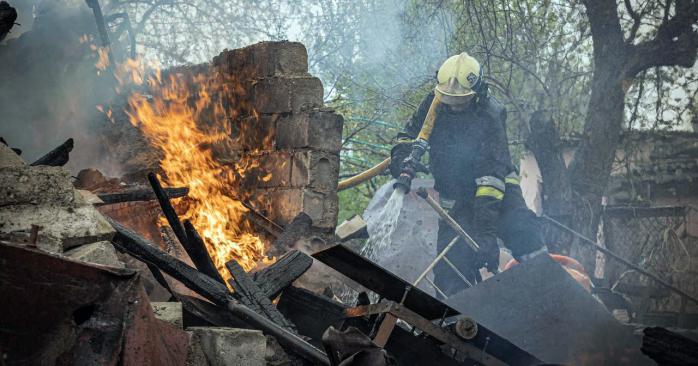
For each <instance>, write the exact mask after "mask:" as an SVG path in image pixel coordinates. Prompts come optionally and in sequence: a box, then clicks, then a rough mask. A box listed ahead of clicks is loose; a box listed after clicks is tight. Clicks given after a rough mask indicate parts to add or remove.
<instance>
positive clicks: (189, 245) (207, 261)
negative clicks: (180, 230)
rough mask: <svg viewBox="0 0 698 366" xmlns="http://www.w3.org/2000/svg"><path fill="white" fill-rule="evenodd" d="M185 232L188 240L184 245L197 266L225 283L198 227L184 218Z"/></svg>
mask: <svg viewBox="0 0 698 366" xmlns="http://www.w3.org/2000/svg"><path fill="white" fill-rule="evenodd" d="M184 232H185V233H186V236H187V242H186V243H182V245H183V246H184V250H186V251H187V254H188V255H189V258H191V261H192V262H193V263H194V265H195V266H196V268H197V269H198V270H199V271H201V273H203V274H205V275H207V276H209V277H211V278H213V279H214V280H216V281H218V282H220V283H222V284H224V285H225V282H224V281H223V277H221V274H220V273H218V269H216V265H215V264H213V260H212V259H211V256H210V255H209V254H208V250H206V244H205V243H204V240H203V239H202V238H201V236H200V235H199V233H198V232H197V231H196V228H194V225H192V223H191V221H189V220H184Z"/></svg>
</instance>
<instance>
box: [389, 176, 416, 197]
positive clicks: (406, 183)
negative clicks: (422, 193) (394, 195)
mask: <svg viewBox="0 0 698 366" xmlns="http://www.w3.org/2000/svg"><path fill="white" fill-rule="evenodd" d="M411 186H412V176H410V175H409V174H408V173H404V172H403V173H402V174H400V176H399V177H397V180H395V183H393V189H399V190H401V191H402V192H404V193H405V194H408V193H410V187H411Z"/></svg>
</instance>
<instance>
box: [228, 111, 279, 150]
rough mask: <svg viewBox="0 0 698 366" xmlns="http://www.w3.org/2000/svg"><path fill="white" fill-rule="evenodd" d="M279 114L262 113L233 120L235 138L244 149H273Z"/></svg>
mask: <svg viewBox="0 0 698 366" xmlns="http://www.w3.org/2000/svg"><path fill="white" fill-rule="evenodd" d="M278 119H279V115H278V114H262V115H259V116H258V117H247V118H244V119H241V120H239V121H236V122H233V131H232V134H233V139H234V140H235V141H236V143H237V144H238V145H239V147H240V148H241V149H243V150H253V151H255V150H272V149H274V141H275V137H276V123H277V120H278Z"/></svg>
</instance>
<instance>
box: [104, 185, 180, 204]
mask: <svg viewBox="0 0 698 366" xmlns="http://www.w3.org/2000/svg"><path fill="white" fill-rule="evenodd" d="M163 190H164V191H165V195H167V197H168V198H179V197H185V196H186V195H187V194H189V188H187V187H181V188H163ZM97 197H99V199H101V200H102V202H104V203H100V204H99V205H110V204H114V203H122V202H135V201H152V200H154V199H157V197H156V196H155V193H154V192H153V191H152V190H150V189H133V190H128V191H124V192H118V193H98V194H97Z"/></svg>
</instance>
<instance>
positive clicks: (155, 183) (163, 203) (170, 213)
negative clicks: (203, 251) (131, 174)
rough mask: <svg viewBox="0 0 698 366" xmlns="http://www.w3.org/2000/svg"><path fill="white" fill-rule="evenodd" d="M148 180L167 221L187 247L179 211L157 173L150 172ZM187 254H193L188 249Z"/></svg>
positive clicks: (178, 238)
mask: <svg viewBox="0 0 698 366" xmlns="http://www.w3.org/2000/svg"><path fill="white" fill-rule="evenodd" d="M148 182H149V183H150V186H151V187H152V188H153V192H154V193H155V197H156V198H157V200H158V203H160V208H162V213H163V214H165V218H166V219H167V222H168V223H169V224H170V227H171V228H172V231H173V232H174V233H175V236H176V237H177V240H179V242H180V243H181V244H182V245H183V246H184V248H185V249H186V247H187V244H188V241H187V234H186V233H185V232H184V227H183V226H182V223H181V222H180V221H179V217H177V212H176V211H175V209H174V207H172V203H171V202H170V199H169V198H167V194H166V193H165V191H164V190H163V189H162V185H160V181H159V180H158V177H157V176H156V175H155V173H148ZM187 254H189V255H190V256H191V254H190V253H189V251H188V250H187Z"/></svg>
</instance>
